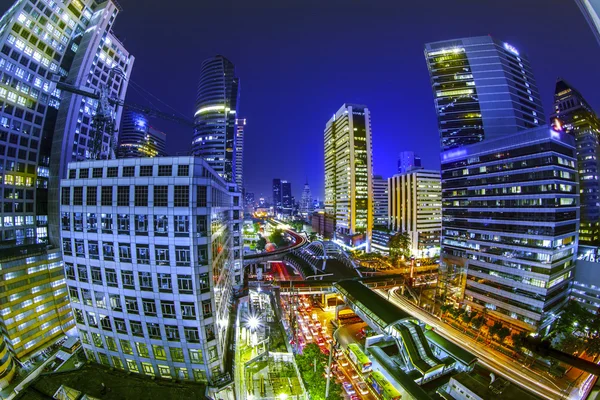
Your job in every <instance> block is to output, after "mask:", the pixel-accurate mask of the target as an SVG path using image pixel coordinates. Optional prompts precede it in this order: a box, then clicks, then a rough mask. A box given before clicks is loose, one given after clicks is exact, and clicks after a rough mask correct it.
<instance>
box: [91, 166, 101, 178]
mask: <svg viewBox="0 0 600 400" xmlns="http://www.w3.org/2000/svg"><path fill="white" fill-rule="evenodd" d="M92 178H102V168H94V169H93V170H92Z"/></svg>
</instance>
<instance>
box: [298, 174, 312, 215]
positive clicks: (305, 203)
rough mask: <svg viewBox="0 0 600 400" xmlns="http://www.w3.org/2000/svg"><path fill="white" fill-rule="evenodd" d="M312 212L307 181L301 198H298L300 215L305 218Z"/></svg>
mask: <svg viewBox="0 0 600 400" xmlns="http://www.w3.org/2000/svg"><path fill="white" fill-rule="evenodd" d="M312 210H313V199H312V195H311V194H310V186H308V181H307V182H306V183H305V184H304V189H303V190H302V197H301V198H300V213H301V214H302V215H303V216H304V217H305V218H308V216H309V215H310V214H311V213H312Z"/></svg>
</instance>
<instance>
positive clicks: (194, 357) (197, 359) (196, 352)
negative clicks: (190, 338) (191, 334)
mask: <svg viewBox="0 0 600 400" xmlns="http://www.w3.org/2000/svg"><path fill="white" fill-rule="evenodd" d="M186 337H187V334H186ZM189 353H190V361H191V362H192V363H194V364H203V363H204V358H203V357H202V350H200V349H190V350H189Z"/></svg>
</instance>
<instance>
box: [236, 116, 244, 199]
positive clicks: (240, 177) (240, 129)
mask: <svg viewBox="0 0 600 400" xmlns="http://www.w3.org/2000/svg"><path fill="white" fill-rule="evenodd" d="M245 130H246V118H237V119H236V120H235V183H236V184H237V185H238V191H241V190H242V187H243V186H244V173H243V172H244V171H243V169H242V168H243V165H244V131H245Z"/></svg>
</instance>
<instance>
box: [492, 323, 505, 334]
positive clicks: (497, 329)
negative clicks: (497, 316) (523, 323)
mask: <svg viewBox="0 0 600 400" xmlns="http://www.w3.org/2000/svg"><path fill="white" fill-rule="evenodd" d="M503 327H504V325H502V322H500V321H496V322H494V325H492V326H490V329H489V332H490V336H491V337H494V336H496V335H497V334H498V332H500V329H502V328H503Z"/></svg>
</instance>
